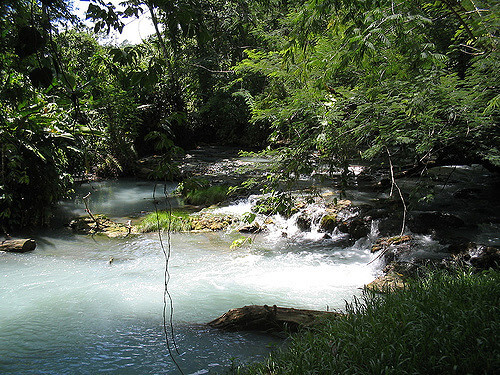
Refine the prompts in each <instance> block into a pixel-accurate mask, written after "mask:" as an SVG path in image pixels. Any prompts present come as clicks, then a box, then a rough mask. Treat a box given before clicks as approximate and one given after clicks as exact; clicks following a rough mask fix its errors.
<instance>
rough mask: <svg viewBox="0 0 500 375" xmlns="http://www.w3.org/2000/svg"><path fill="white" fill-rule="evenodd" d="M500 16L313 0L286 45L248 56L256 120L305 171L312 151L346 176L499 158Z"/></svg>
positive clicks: (494, 8)
mask: <svg viewBox="0 0 500 375" xmlns="http://www.w3.org/2000/svg"><path fill="white" fill-rule="evenodd" d="M499 11H500V8H499V5H498V4H497V3H496V2H493V1H481V2H474V1H436V2H429V1H405V2H394V1H332V0H315V1H307V2H305V3H304V4H301V5H300V6H298V7H297V9H296V12H291V13H290V15H289V16H288V17H287V18H285V19H284V20H283V24H282V35H285V36H286V37H284V41H283V44H282V47H281V48H279V49H273V50H262V49H259V50H257V49H254V50H249V51H247V57H248V58H247V59H246V60H245V61H243V62H242V63H241V64H239V66H238V71H239V73H240V75H241V76H242V77H246V76H248V75H249V74H253V75H255V74H261V75H262V76H264V77H266V79H267V84H266V85H265V86H264V87H263V88H261V90H257V91H256V90H252V89H250V88H249V89H247V90H246V91H245V93H246V94H247V96H248V99H247V100H248V102H249V103H251V108H252V114H253V117H252V121H254V122H262V121H267V122H268V123H270V124H271V126H272V129H273V133H272V135H271V139H270V140H271V142H273V143H275V144H285V145H286V147H284V152H285V155H286V165H288V166H290V167H291V168H290V170H291V171H292V172H297V171H298V172H301V170H300V169H301V168H302V169H303V171H304V172H308V171H309V170H308V169H307V168H308V167H309V168H310V166H308V165H307V164H304V163H303V161H304V160H307V157H308V156H309V155H310V154H311V153H313V152H319V154H320V156H321V157H322V158H323V159H324V160H325V161H326V162H327V163H329V164H331V165H333V166H337V167H340V168H345V167H346V166H347V165H348V162H349V161H350V160H352V159H355V158H357V157H358V158H359V157H362V158H366V159H373V158H376V157H380V156H384V157H387V154H390V155H391V156H392V157H394V158H397V159H398V161H399V163H401V164H404V163H408V164H410V165H420V166H421V167H422V168H421V169H423V168H425V167H426V166H427V165H428V164H429V163H433V162H438V163H445V162H450V161H452V162H458V161H460V162H479V163H483V164H485V165H487V166H489V167H495V166H496V167H497V168H498V166H499V165H500V159H499V149H498V144H499V127H498V119H499V117H498V115H499V112H498V109H499V99H500V96H499V87H498V83H497V82H499V78H500V77H499V76H498V74H499V71H500V70H499V53H498V40H499V39H498V24H499V20H500V18H499V17H500V14H499Z"/></svg>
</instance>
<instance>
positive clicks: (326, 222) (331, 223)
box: [319, 214, 337, 233]
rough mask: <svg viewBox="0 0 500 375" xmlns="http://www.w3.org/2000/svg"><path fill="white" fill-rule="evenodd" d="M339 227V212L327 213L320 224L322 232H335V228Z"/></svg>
mask: <svg viewBox="0 0 500 375" xmlns="http://www.w3.org/2000/svg"><path fill="white" fill-rule="evenodd" d="M336 227H337V214H330V215H325V216H323V217H322V218H321V222H320V224H319V230H320V232H329V233H331V232H333V230H334V229H335V228H336Z"/></svg>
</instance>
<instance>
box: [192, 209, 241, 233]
mask: <svg viewBox="0 0 500 375" xmlns="http://www.w3.org/2000/svg"><path fill="white" fill-rule="evenodd" d="M190 221H191V227H192V228H193V231H195V232H213V231H219V230H225V229H227V228H228V227H229V226H230V225H232V224H234V223H238V222H239V219H238V218H236V217H234V216H231V215H225V214H214V213H212V212H203V211H202V212H199V213H198V214H196V215H192V216H190Z"/></svg>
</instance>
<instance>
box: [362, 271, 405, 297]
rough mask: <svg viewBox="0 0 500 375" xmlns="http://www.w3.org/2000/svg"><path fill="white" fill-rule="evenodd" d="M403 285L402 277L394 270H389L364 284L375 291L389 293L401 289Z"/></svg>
mask: <svg viewBox="0 0 500 375" xmlns="http://www.w3.org/2000/svg"><path fill="white" fill-rule="evenodd" d="M404 286H405V282H404V280H403V277H402V276H401V275H399V274H397V273H395V272H390V273H387V274H385V275H382V276H379V277H377V278H376V279H375V280H373V281H372V282H371V283H369V284H367V285H365V288H366V289H368V290H371V291H372V292H376V293H389V292H394V291H395V290H398V289H403V288H404Z"/></svg>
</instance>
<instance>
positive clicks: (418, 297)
mask: <svg viewBox="0 0 500 375" xmlns="http://www.w3.org/2000/svg"><path fill="white" fill-rule="evenodd" d="M499 306H500V272H498V271H489V272H485V273H482V274H472V273H465V272H462V273H459V272H457V273H456V274H447V273H444V272H438V273H433V274H431V275H430V276H429V277H428V278H426V279H423V280H419V281H414V282H412V283H410V284H409V285H408V287H407V288H405V289H404V290H401V291H396V292H394V293H389V294H387V295H383V296H381V295H377V294H374V293H371V292H365V293H364V294H363V296H362V297H361V298H360V299H355V300H354V302H352V303H351V304H348V305H347V314H346V315H345V316H344V317H343V318H340V319H338V318H332V319H328V320H325V321H324V322H323V323H322V324H321V325H320V326H319V327H317V328H316V329H314V330H310V331H305V332H302V334H299V335H297V336H293V337H292V339H291V343H290V345H289V346H288V347H286V348H285V349H283V350H281V351H278V352H276V353H274V354H272V355H271V356H270V357H269V358H268V359H267V360H266V361H265V363H262V364H259V365H256V366H253V367H250V368H247V369H243V370H241V369H240V373H252V374H300V375H302V374H398V375H399V374H493V373H496V372H498V369H499V368H500V347H499V345H498V342H499V339H500V337H499V336H500V335H499V332H500V330H499V324H500V314H499V313H500V307H499Z"/></svg>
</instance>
